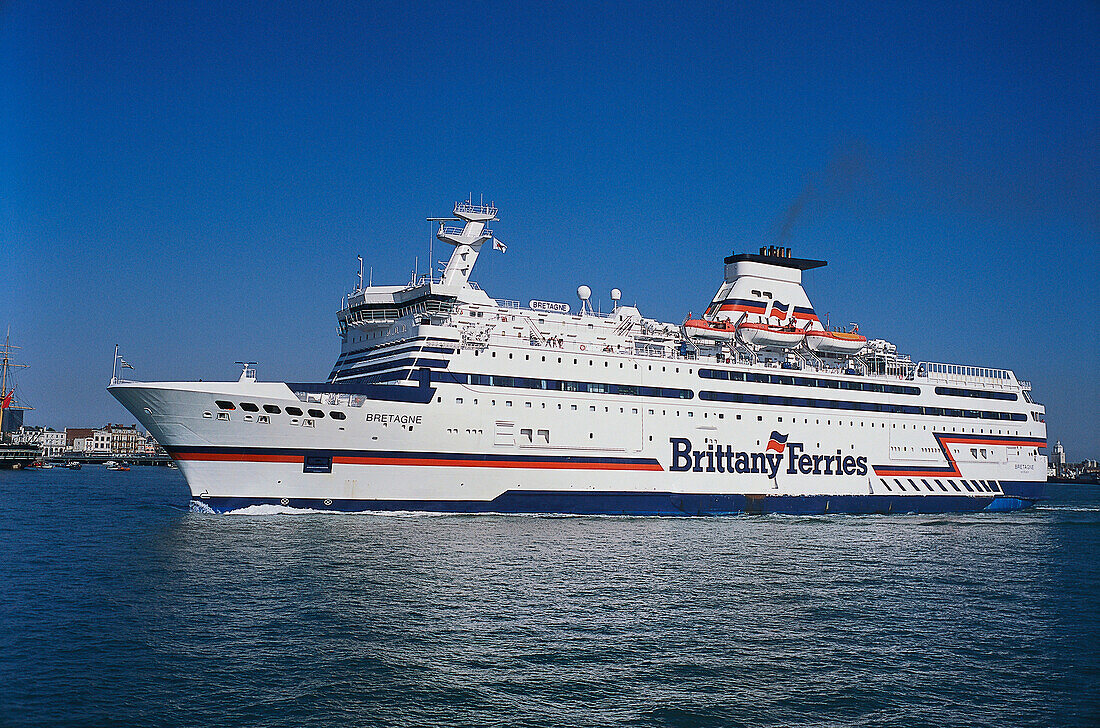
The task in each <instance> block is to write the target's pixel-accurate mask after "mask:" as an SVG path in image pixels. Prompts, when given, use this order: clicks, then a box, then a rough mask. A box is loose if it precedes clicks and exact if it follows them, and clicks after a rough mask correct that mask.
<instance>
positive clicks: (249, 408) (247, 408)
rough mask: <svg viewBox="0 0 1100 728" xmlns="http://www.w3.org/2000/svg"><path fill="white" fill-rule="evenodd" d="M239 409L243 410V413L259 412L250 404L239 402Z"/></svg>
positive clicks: (257, 408)
mask: <svg viewBox="0 0 1100 728" xmlns="http://www.w3.org/2000/svg"><path fill="white" fill-rule="evenodd" d="M241 409H243V410H244V411H245V412H259V411H260V408H259V407H257V406H256V405H254V404H252V403H251V402H241Z"/></svg>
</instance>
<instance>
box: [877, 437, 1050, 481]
mask: <svg viewBox="0 0 1100 728" xmlns="http://www.w3.org/2000/svg"><path fill="white" fill-rule="evenodd" d="M933 435H934V437H935V438H936V442H937V443H938V444H939V446H940V450H941V451H942V452H943V456H944V458H946V460H947V465H944V466H941V467H935V468H930V467H928V466H925V465H872V466H871V467H872V468H873V469H874V471H875V475H879V476H899V477H903V476H905V477H933V478H935V477H947V478H959V477H962V473H961V472H959V465H958V463H956V462H955V456H954V455H952V454H951V448H949V447H948V445H950V444H957V445H963V444H965V445H1005V446H1007V447H1038V448H1043V447H1046V446H1047V441H1046V440H1045V439H1044V438H1041V437H1018V436H1015V435H966V434H963V433H947V432H936V433H933Z"/></svg>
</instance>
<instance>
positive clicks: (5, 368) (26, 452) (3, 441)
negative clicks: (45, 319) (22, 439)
mask: <svg viewBox="0 0 1100 728" xmlns="http://www.w3.org/2000/svg"><path fill="white" fill-rule="evenodd" d="M18 348H20V347H18V346H16V345H15V344H12V343H11V330H10V329H9V330H8V331H7V332H6V333H5V334H4V343H3V345H0V469H12V468H15V469H18V468H22V467H26V466H27V465H30V464H31V463H33V462H34V461H35V460H36V459H37V458H38V456H39V455H40V454H41V451H40V450H39V449H38V448H35V447H28V446H26V445H16V444H13V443H12V442H11V433H14V432H16V431H17V430H19V428H20V427H22V426H23V413H24V412H26V411H28V410H31V409H33V407H28V406H26V405H24V404H21V403H20V402H19V400H18V399H16V397H15V377H14V376H13V375H14V372H13V371H12V370H13V369H26V368H27V365H26V364H16V363H15V361H14V356H13V354H14V353H15V350H16V349H18Z"/></svg>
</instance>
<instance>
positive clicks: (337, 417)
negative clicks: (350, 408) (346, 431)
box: [328, 410, 347, 420]
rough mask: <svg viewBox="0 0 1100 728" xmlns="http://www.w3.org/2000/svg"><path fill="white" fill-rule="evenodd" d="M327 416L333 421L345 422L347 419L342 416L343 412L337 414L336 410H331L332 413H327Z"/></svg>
mask: <svg viewBox="0 0 1100 728" xmlns="http://www.w3.org/2000/svg"><path fill="white" fill-rule="evenodd" d="M328 416H329V417H331V418H332V419H334V420H346V419H347V417H346V416H345V415H344V413H343V412H338V411H336V410H333V411H332V412H329V413H328Z"/></svg>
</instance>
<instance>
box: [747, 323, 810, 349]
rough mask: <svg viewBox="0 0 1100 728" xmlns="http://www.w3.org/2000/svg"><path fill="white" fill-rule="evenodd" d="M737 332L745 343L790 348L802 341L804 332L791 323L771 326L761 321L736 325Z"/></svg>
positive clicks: (774, 347)
mask: <svg viewBox="0 0 1100 728" xmlns="http://www.w3.org/2000/svg"><path fill="white" fill-rule="evenodd" d="M737 333H739V334H740V335H741V338H742V339H743V340H744V341H745V343H746V344H751V345H752V346H767V347H770V348H772V349H790V348H793V347H795V346H798V345H799V344H800V343H802V338H803V337H804V336H805V335H806V332H805V331H803V330H802V329H798V328H795V327H794V326H793V325H787V326H773V325H772V324H767V323H763V322H756V323H749V322H744V323H740V324H738V325H737Z"/></svg>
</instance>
